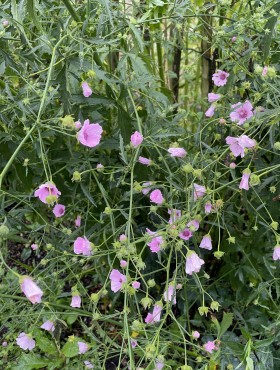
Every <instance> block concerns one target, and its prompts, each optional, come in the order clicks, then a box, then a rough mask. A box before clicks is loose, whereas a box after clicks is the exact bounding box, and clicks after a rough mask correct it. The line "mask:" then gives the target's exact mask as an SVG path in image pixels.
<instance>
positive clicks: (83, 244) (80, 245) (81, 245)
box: [74, 236, 92, 256]
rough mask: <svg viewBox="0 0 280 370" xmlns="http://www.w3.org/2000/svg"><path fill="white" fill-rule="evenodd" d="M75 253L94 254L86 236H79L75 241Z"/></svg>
mask: <svg viewBox="0 0 280 370" xmlns="http://www.w3.org/2000/svg"><path fill="white" fill-rule="evenodd" d="M74 253H75V254H82V255H83V256H90V255H91V254H92V249H91V244H90V241H89V240H88V239H87V238H86V237H85V236H84V237H80V236H79V237H78V238H77V239H76V240H75V242H74Z"/></svg>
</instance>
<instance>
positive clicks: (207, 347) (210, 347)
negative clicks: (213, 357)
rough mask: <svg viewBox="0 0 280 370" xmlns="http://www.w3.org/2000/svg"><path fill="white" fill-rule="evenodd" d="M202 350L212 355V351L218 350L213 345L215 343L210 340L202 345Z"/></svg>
mask: <svg viewBox="0 0 280 370" xmlns="http://www.w3.org/2000/svg"><path fill="white" fill-rule="evenodd" d="M203 348H204V349H205V351H207V352H209V353H212V352H213V351H214V350H217V349H218V347H217V346H216V345H215V341H210V340H208V342H206V343H205V344H204V345H203Z"/></svg>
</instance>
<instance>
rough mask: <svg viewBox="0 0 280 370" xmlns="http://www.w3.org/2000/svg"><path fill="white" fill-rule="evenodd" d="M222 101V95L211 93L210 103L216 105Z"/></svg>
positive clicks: (209, 96) (209, 95)
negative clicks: (215, 103)
mask: <svg viewBox="0 0 280 370" xmlns="http://www.w3.org/2000/svg"><path fill="white" fill-rule="evenodd" d="M219 99H221V95H220V94H215V93H209V94H208V101H209V103H214V102H215V101H217V100H219Z"/></svg>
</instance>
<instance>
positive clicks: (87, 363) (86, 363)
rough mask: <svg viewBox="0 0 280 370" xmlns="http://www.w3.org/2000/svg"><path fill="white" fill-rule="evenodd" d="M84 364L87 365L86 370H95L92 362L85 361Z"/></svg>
mask: <svg viewBox="0 0 280 370" xmlns="http://www.w3.org/2000/svg"><path fill="white" fill-rule="evenodd" d="M84 364H85V367H86V369H93V368H94V366H93V365H92V363H91V362H90V361H84Z"/></svg>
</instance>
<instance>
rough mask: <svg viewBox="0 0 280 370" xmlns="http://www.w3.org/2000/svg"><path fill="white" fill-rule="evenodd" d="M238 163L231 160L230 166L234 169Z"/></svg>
mask: <svg viewBox="0 0 280 370" xmlns="http://www.w3.org/2000/svg"><path fill="white" fill-rule="evenodd" d="M236 166H237V165H236V163H234V162H231V163H230V165H229V168H231V169H232V170H234V169H235V168H236Z"/></svg>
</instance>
